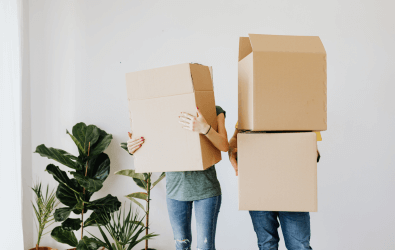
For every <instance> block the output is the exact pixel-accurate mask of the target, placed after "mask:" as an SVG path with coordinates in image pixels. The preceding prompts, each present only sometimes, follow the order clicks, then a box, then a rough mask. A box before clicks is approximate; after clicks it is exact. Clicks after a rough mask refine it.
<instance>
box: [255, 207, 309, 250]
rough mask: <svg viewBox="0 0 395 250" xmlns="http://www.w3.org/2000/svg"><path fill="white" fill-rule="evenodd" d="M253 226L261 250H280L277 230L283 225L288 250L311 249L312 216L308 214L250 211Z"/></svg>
mask: <svg viewBox="0 0 395 250" xmlns="http://www.w3.org/2000/svg"><path fill="white" fill-rule="evenodd" d="M250 216H251V220H252V224H253V225H254V230H255V233H256V235H257V237H258V247H259V250H272V249H278V242H279V241H280V238H279V237H278V232H277V228H278V227H279V226H280V224H279V223H278V220H277V217H278V218H279V220H280V223H281V229H282V231H283V236H284V241H285V246H286V247H287V249H288V250H304V249H312V248H311V247H310V214H309V213H308V212H269V211H250Z"/></svg>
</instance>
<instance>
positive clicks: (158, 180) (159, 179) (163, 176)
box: [152, 172, 166, 188]
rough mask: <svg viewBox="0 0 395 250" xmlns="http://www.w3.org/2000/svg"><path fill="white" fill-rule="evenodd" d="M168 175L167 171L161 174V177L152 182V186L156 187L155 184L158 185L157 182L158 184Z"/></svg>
mask: <svg viewBox="0 0 395 250" xmlns="http://www.w3.org/2000/svg"><path fill="white" fill-rule="evenodd" d="M165 177H166V173H165V172H163V173H162V174H161V175H160V176H159V178H158V179H157V180H156V181H155V182H154V183H153V184H152V188H154V187H155V186H156V184H158V183H159V182H160V181H161V180H163V178H165Z"/></svg>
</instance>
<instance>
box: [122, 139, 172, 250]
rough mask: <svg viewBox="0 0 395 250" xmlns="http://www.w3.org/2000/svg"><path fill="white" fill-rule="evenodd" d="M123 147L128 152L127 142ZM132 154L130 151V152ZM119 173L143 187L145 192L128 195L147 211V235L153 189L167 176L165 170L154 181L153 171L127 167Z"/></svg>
mask: <svg viewBox="0 0 395 250" xmlns="http://www.w3.org/2000/svg"><path fill="white" fill-rule="evenodd" d="M121 148H123V149H124V150H126V151H127V152H128V153H129V151H128V147H127V144H126V142H123V143H121ZM129 154H130V153H129ZM130 155H132V154H130ZM115 174H117V175H124V176H129V177H132V178H133V181H134V182H135V183H136V184H137V186H139V187H140V188H142V189H143V190H144V191H145V192H135V193H131V194H128V195H126V196H125V197H127V198H128V199H129V200H131V201H132V202H134V203H135V204H137V205H138V206H139V207H141V209H143V210H144V212H145V225H146V232H145V233H146V235H148V231H149V228H148V225H149V211H150V200H151V190H152V189H153V188H154V187H155V186H156V185H157V184H158V183H159V182H160V181H161V180H163V178H165V176H166V174H165V173H164V172H163V173H162V174H161V175H160V176H159V178H158V179H157V180H156V181H155V182H153V183H152V180H151V177H152V173H142V174H140V173H136V172H135V171H134V170H133V169H125V170H120V171H118V172H115ZM136 199H140V200H144V201H145V202H146V207H145V208H144V206H143V205H142V204H141V203H140V202H139V201H137V200H136ZM148 249H149V248H148V239H146V241H145V250H148Z"/></svg>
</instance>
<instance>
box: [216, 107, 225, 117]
mask: <svg viewBox="0 0 395 250" xmlns="http://www.w3.org/2000/svg"><path fill="white" fill-rule="evenodd" d="M215 109H216V111H217V116H218V115H220V114H224V117H226V112H225V110H224V109H223V108H221V107H220V106H215Z"/></svg>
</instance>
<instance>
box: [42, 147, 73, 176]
mask: <svg viewBox="0 0 395 250" xmlns="http://www.w3.org/2000/svg"><path fill="white" fill-rule="evenodd" d="M34 153H38V154H40V155H41V156H43V157H47V158H48V159H52V160H55V161H57V162H59V163H61V164H63V165H65V166H67V167H69V168H73V169H77V170H79V169H80V165H79V164H78V163H76V160H77V157H75V156H74V155H71V154H70V153H68V152H66V151H64V150H62V149H56V148H47V147H46V146H45V145H44V144H41V145H38V146H37V148H36V151H35V152H34Z"/></svg>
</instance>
